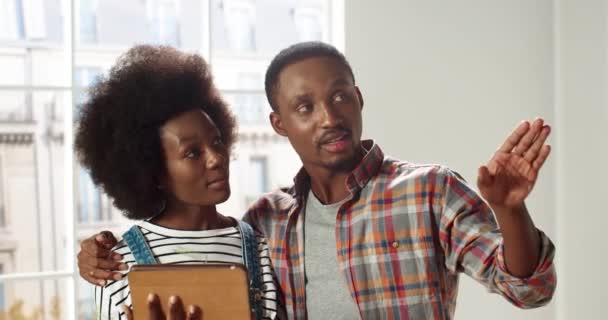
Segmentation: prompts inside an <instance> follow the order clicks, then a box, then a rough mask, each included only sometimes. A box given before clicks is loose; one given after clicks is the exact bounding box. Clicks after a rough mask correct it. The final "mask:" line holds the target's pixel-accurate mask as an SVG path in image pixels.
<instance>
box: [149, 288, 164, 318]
mask: <svg viewBox="0 0 608 320" xmlns="http://www.w3.org/2000/svg"><path fill="white" fill-rule="evenodd" d="M148 319H150V320H165V314H164V313H163V308H162V307H161V305H160V300H159V299H158V296H157V295H156V294H154V293H150V294H149V295H148Z"/></svg>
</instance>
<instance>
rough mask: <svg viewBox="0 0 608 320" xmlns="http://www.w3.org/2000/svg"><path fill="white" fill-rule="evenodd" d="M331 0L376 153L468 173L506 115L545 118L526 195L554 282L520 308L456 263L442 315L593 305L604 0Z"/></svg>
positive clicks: (602, 141)
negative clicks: (546, 151)
mask: <svg viewBox="0 0 608 320" xmlns="http://www.w3.org/2000/svg"><path fill="white" fill-rule="evenodd" d="M345 6H346V8H345V9H346V13H345V23H346V37H345V38H346V39H345V42H346V47H345V51H346V55H347V57H348V58H349V60H350V62H351V64H352V65H353V68H354V71H355V76H356V77H357V82H358V84H359V86H360V88H361V90H362V93H363V96H364V99H365V107H364V123H365V125H364V136H366V137H371V138H374V139H376V140H377V141H378V142H379V143H380V144H381V146H382V147H383V148H384V150H385V152H386V153H388V154H391V155H394V156H396V157H399V158H401V159H406V160H409V161H414V162H427V163H428V162H433V163H442V164H446V165H448V166H450V167H451V168H453V169H455V170H457V171H459V172H460V173H462V174H463V175H464V176H465V178H467V180H469V181H470V182H472V183H473V184H474V182H475V179H476V172H477V168H478V166H479V165H480V164H481V163H483V162H484V161H486V160H487V159H488V157H489V156H490V155H491V153H492V152H493V151H494V150H495V149H496V147H497V146H498V145H499V144H500V143H501V142H502V141H503V139H504V138H505V137H506V135H507V134H508V133H509V132H510V130H511V128H512V127H513V126H515V125H516V124H517V122H518V121H520V120H521V119H526V118H528V119H530V118H533V117H536V116H542V117H544V118H545V119H546V120H547V121H548V122H550V123H551V124H553V129H554V131H553V135H552V137H551V139H550V141H549V142H550V143H551V144H552V145H553V147H554V153H553V154H552V155H551V156H550V159H549V160H548V162H547V163H546V164H545V167H544V169H543V171H542V173H541V176H540V179H539V182H538V184H537V186H536V188H535V191H534V192H533V194H532V195H531V198H530V200H529V201H528V205H529V208H530V211H531V213H532V215H533V218H534V221H535V223H536V224H537V226H538V227H540V228H541V229H543V230H544V231H545V232H546V233H547V234H548V235H549V236H550V237H551V238H552V239H553V240H554V242H555V243H556V245H557V247H558V254H557V260H556V263H557V267H558V291H557V293H558V295H557V297H556V299H554V301H553V302H551V304H549V305H548V306H546V307H544V308H540V309H535V310H528V311H522V310H519V309H516V308H515V307H512V306H511V305H510V304H508V303H507V302H506V301H505V300H503V299H502V298H500V297H499V296H497V295H490V294H488V293H487V292H486V291H485V290H484V289H483V288H482V287H481V286H480V285H478V284H477V283H475V282H473V281H472V280H470V279H469V278H468V277H466V276H463V277H461V279H462V281H461V285H460V295H459V299H458V306H457V308H456V309H457V310H456V318H457V319H486V318H491V319H556V318H560V319H597V317H598V315H597V314H598V312H599V310H601V309H599V308H600V301H601V300H604V301H605V300H606V299H605V298H606V294H605V293H604V291H603V288H602V287H601V286H600V285H598V282H603V283H605V281H604V280H603V279H604V278H605V277H604V276H602V273H601V268H603V267H604V266H605V265H606V261H607V259H606V254H605V253H604V252H605V250H606V249H607V248H608V246H606V245H604V244H602V243H601V241H602V239H601V234H602V231H604V232H605V229H606V227H605V226H606V225H607V223H608V219H607V218H606V214H605V212H604V211H605V209H604V208H603V207H602V206H600V202H599V201H600V200H599V199H601V197H602V195H603V196H604V197H605V196H608V191H607V190H608V188H607V187H606V186H605V184H604V183H603V181H606V177H607V176H606V174H605V172H606V170H602V169H603V168H602V167H605V166H606V165H605V163H606V159H607V157H606V149H607V148H606V144H607V142H606V141H607V140H608V139H606V138H605V137H608V134H607V132H608V130H606V127H607V125H608V119H606V113H608V112H607V110H608V108H607V107H606V101H605V99H606V97H605V96H604V91H605V90H604V88H606V84H607V83H606V77H605V76H606V72H607V70H608V68H607V64H606V61H605V60H606V58H607V57H608V56H607V55H606V42H607V41H608V38H607V37H606V9H605V7H604V1H575V0H562V1H557V0H556V1H550V0H543V1H541V0H537V1H529V0H503V1H498V0H496V1H487V0H466V1H458V2H455V1H453V2H447V1H438V0H426V1H422V0H419V1H403V0H390V1H373V2H372V1H365V0H349V1H346V2H345ZM583 39H584V40H583ZM583 137H585V138H583ZM599 171H601V174H598V173H599ZM602 178H603V179H602ZM603 209H604V210H603ZM592 262H593V263H595V262H598V263H597V264H596V265H595V266H590V263H592ZM602 262H603V263H602ZM594 275H595V276H594ZM566 288H567V291H566ZM583 315H585V316H583ZM490 316H491V317H490Z"/></svg>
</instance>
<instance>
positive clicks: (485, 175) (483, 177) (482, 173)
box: [477, 166, 492, 187]
mask: <svg viewBox="0 0 608 320" xmlns="http://www.w3.org/2000/svg"><path fill="white" fill-rule="evenodd" d="M491 184H492V176H491V175H490V170H489V169H488V167H486V166H481V167H479V169H478V170H477V186H478V187H482V186H488V185H491Z"/></svg>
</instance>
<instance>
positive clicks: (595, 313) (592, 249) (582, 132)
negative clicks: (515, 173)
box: [555, 0, 608, 319]
mask: <svg viewBox="0 0 608 320" xmlns="http://www.w3.org/2000/svg"><path fill="white" fill-rule="evenodd" d="M556 2H557V3H558V5H557V6H556V8H557V9H558V10H556V16H555V20H556V28H555V29H556V39H557V41H556V59H557V62H558V63H557V65H556V67H557V68H556V71H557V72H556V88H557V90H556V109H555V111H556V115H557V120H558V122H557V125H558V126H559V128H560V131H559V132H558V133H559V135H558V136H557V140H558V145H559V146H560V152H559V153H558V161H557V177H558V184H557V187H558V189H557V194H556V201H557V204H558V235H559V237H558V241H559V249H560V251H559V252H558V253H559V255H560V264H559V266H560V271H561V274H560V275H559V278H558V279H559V280H560V287H559V289H560V296H559V300H558V301H559V302H558V308H557V312H558V314H560V315H563V316H562V317H561V319H605V317H606V311H605V310H606V302H607V301H608V294H607V293H606V286H607V285H608V281H607V280H606V277H605V276H603V275H604V274H605V272H606V266H607V265H608V258H607V254H606V252H607V249H608V245H607V244H606V237H605V235H606V226H608V215H607V210H606V205H605V204H604V203H605V201H606V198H607V197H608V187H607V186H606V181H608V170H607V169H606V164H607V163H608V105H607V100H606V92H607V91H606V88H608V87H607V86H608V81H607V75H608V63H607V61H606V59H607V58H608V50H607V45H608V32H607V25H608V23H607V22H608V11H607V10H608V4H607V3H606V1H603V0H584V1H580V0H558V1H556Z"/></svg>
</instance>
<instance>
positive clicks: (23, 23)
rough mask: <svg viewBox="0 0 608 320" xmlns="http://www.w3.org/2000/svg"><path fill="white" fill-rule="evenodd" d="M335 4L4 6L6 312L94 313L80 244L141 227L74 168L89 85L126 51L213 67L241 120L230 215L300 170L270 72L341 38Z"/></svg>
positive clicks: (0, 302)
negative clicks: (311, 47)
mask: <svg viewBox="0 0 608 320" xmlns="http://www.w3.org/2000/svg"><path fill="white" fill-rule="evenodd" d="M336 3H338V4H339V3H340V2H339V1H330V0H288V1H285V0H202V1H201V0H141V1H124V0H27V1H26V0H0V70H1V71H0V319H17V318H23V319H30V318H31V319H92V318H93V315H94V310H93V309H94V300H93V287H92V286H91V285H90V284H88V283H86V282H84V281H82V280H80V278H79V276H78V275H77V274H78V272H77V270H75V264H74V261H75V252H76V251H77V250H78V243H79V241H80V240H82V239H84V238H85V237H88V236H90V235H92V234H93V233H95V232H98V231H100V230H104V229H105V230H110V231H113V232H114V233H116V234H118V235H120V234H121V233H122V232H123V231H124V230H126V228H128V227H129V226H130V225H131V224H132V222H131V221H128V220H126V218H124V217H123V215H122V213H121V212H120V211H119V210H117V209H116V208H114V207H113V206H112V201H111V199H110V198H109V197H107V196H106V195H105V194H103V192H102V191H101V190H100V189H99V188H98V187H97V186H95V185H94V184H93V182H92V181H91V178H90V176H89V174H88V172H87V171H86V169H84V168H82V167H80V166H79V165H78V163H77V162H75V159H74V155H73V150H72V147H71V144H72V141H73V129H74V127H75V126H77V125H78V122H77V120H78V111H79V108H80V106H82V104H83V103H84V102H86V100H87V99H88V96H87V95H88V89H89V88H90V87H91V85H93V84H94V83H95V81H96V80H97V79H98V78H99V77H102V76H103V75H104V74H105V73H106V72H107V71H108V70H109V68H110V67H111V66H112V65H113V64H114V62H115V61H116V58H117V57H118V56H119V55H120V54H121V53H123V52H125V51H126V50H127V49H128V48H129V47H131V46H133V45H134V44H140V43H153V44H165V45H171V46H174V47H178V48H180V49H181V50H185V51H188V52H196V53H199V54H201V55H202V56H203V57H204V58H205V59H206V60H207V61H208V62H209V63H210V64H211V66H212V68H213V73H214V78H215V81H216V84H217V86H218V87H219V89H220V91H221V93H222V95H223V97H224V98H225V99H226V100H227V101H228V102H229V104H230V106H231V108H232V110H233V112H234V113H235V114H236V116H237V120H238V122H239V139H238V142H237V145H236V146H235V152H234V156H233V159H232V161H231V164H230V166H231V168H230V172H231V177H230V181H231V187H232V196H231V198H230V199H229V200H228V201H227V202H226V203H224V204H222V205H221V206H220V210H221V211H222V212H223V213H226V214H228V215H231V216H235V217H240V216H241V215H242V214H243V212H245V210H246V208H247V204H248V203H249V202H250V201H252V200H253V199H255V198H256V197H257V196H259V195H260V194H261V193H263V192H267V191H269V190H271V189H274V188H277V187H282V186H285V185H287V184H290V183H291V179H292V176H293V174H295V173H296V171H297V170H298V169H299V166H300V164H299V163H300V162H299V159H298V158H297V156H296V155H295V153H294V152H293V150H292V149H291V147H290V146H289V143H288V141H287V140H286V139H284V138H281V137H279V136H277V135H276V134H275V133H274V132H273V130H272V128H271V127H270V125H269V124H268V112H269V111H270V107H269V105H268V103H267V101H266V98H265V94H264V88H263V77H264V73H265V70H266V67H267V65H268V63H269V61H270V59H271V58H272V57H273V56H274V54H276V53H277V52H278V50H280V49H282V48H284V47H286V46H288V45H290V44H292V43H296V42H299V41H304V40H320V41H325V42H333V41H334V39H336V35H337V36H338V38H340V33H341V32H342V30H341V29H340V28H333V27H332V26H334V25H336V24H335V23H334V21H333V20H332V17H333V14H335V13H336V12H337V10H336V7H334V6H336ZM330 6H331V8H330ZM277 30H280V31H281V32H277ZM270 164H272V166H271V165H270ZM24 190H27V192H24Z"/></svg>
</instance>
